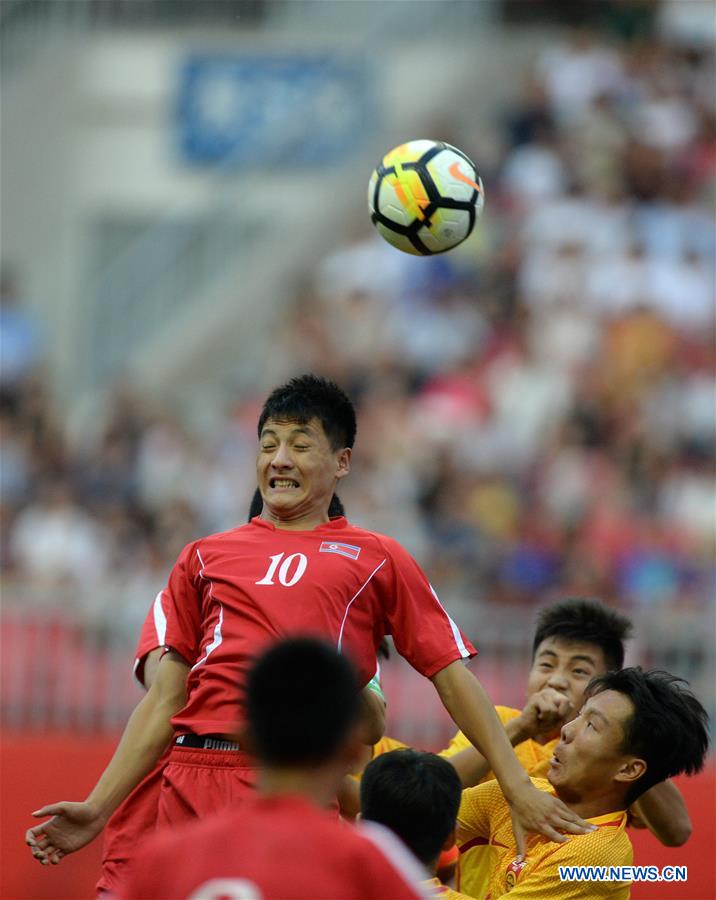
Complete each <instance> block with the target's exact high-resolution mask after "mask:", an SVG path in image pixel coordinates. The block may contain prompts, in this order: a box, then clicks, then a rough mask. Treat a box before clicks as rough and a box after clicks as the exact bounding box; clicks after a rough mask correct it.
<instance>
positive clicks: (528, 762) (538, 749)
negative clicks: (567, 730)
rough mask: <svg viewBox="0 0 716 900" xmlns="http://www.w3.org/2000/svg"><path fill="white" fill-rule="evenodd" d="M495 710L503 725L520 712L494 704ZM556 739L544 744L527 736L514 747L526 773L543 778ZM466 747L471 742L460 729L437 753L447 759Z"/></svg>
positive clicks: (489, 779)
mask: <svg viewBox="0 0 716 900" xmlns="http://www.w3.org/2000/svg"><path fill="white" fill-rule="evenodd" d="M495 712H496V713H497V715H498V716H499V717H500V722H502V724H503V725H507V723H508V722H509V721H510V720H511V719H516V718H517V716H519V714H520V710H519V709H512V708H511V707H509V706H496V707H495ZM558 740H559V738H555V739H554V740H552V741H549V742H548V743H546V744H540V743H539V741H535V740H533V739H532V738H529V739H528V740H526V741H523V742H522V743H521V744H518V745H517V746H516V747H515V755H516V756H517V759H519V761H520V763H521V765H522V768H523V769H524V770H525V771H526V772H527V774H528V775H531V776H533V777H534V778H544V776H545V775H546V774H547V771H548V769H549V761H550V759H552V751H553V750H554V747H555V745H556V743H557V741H558ZM467 747H472V744H471V743H470V741H469V740H468V739H467V738H466V737H465V735H464V734H463V733H462V731H458V733H457V734H456V735H455V737H454V738H453V739H452V740H451V741H450V743H449V744H448V746H447V747H446V748H445V749H444V750H441V751H440V753H439V755H440V756H444V757H445V758H446V759H449V758H450V757H451V756H454V755H455V754H456V753H459V752H460V751H461V750H465V749H466V748H467ZM494 777H495V776H494V775H493V773H492V772H490V773H488V774H487V775H486V776H485V777H484V778H483V779H482V780H483V781H491V780H492V779H493V778H494Z"/></svg>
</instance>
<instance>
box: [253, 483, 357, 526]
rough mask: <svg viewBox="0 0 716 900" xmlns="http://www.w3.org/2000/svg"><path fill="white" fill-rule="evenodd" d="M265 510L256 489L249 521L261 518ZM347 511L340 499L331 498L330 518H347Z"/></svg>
mask: <svg viewBox="0 0 716 900" xmlns="http://www.w3.org/2000/svg"><path fill="white" fill-rule="evenodd" d="M263 508H264V501H263V498H262V497H261V491H260V490H259V489H258V488H256V490H255V491H254V496H253V497H252V498H251V505H250V506H249V521H251V519H253V518H254V516H260V515H261V510H262V509H263ZM345 514H346V511H345V508H344V506H343V504H342V503H341V501H340V500H339V499H338V497H337V496H336V495H335V494H334V495H333V496H332V497H331V502H330V503H329V505H328V518H329V519H335V518H336V517H337V516H345Z"/></svg>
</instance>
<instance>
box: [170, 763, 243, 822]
mask: <svg viewBox="0 0 716 900" xmlns="http://www.w3.org/2000/svg"><path fill="white" fill-rule="evenodd" d="M257 777H258V769H257V768H256V760H255V759H254V757H252V756H249V754H248V753H243V752H242V751H240V750H195V749H191V748H188V747H180V746H176V745H175V746H174V747H172V749H171V751H170V754H169V762H168V763H167V764H166V766H165V767H164V777H163V779H162V785H161V790H160V793H159V807H158V810H157V828H166V827H170V828H176V827H177V826H178V825H181V824H183V823H185V822H190V821H192V820H193V819H196V818H199V817H201V816H205V815H207V814H209V813H213V812H216V810H219V809H223V807H225V806H233V805H235V804H237V803H239V802H241V800H243V799H244V797H246V796H250V795H251V794H252V793H253V790H254V787H255V785H256V780H257Z"/></svg>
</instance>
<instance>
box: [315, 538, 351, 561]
mask: <svg viewBox="0 0 716 900" xmlns="http://www.w3.org/2000/svg"><path fill="white" fill-rule="evenodd" d="M318 552H319V553H338V554H339V556H347V557H348V559H358V557H359V556H360V547H356V546H354V545H353V544H341V543H340V541H322V542H321V546H320V547H319V548H318Z"/></svg>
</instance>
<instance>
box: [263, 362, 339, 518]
mask: <svg viewBox="0 0 716 900" xmlns="http://www.w3.org/2000/svg"><path fill="white" fill-rule="evenodd" d="M355 436H356V415H355V409H354V407H353V404H352V402H351V400H350V398H349V397H348V395H347V394H346V393H345V392H344V391H343V390H342V389H341V388H340V387H339V386H338V385H337V384H335V383H334V382H333V381H329V380H328V379H326V378H320V377H318V376H317V375H302V376H300V377H298V378H293V379H291V381H289V382H288V383H286V384H284V385H281V386H280V387H278V388H276V389H275V390H274V391H273V392H272V393H271V394H270V395H269V397H268V399H267V400H266V402H265V404H264V407H263V409H262V411H261V415H260V416H259V421H258V438H259V448H258V453H257V456H256V478H257V483H258V487H259V490H260V492H261V497H262V500H263V509H262V516H263V517H264V518H265V519H267V520H269V521H273V522H275V523H280V525H281V527H283V528H286V527H288V528H296V529H302V530H305V529H309V528H314V527H315V526H316V525H318V524H321V523H324V522H327V521H328V519H329V507H330V503H331V498H332V497H333V492H334V489H335V486H336V484H337V483H338V481H339V480H340V479H341V478H344V477H345V476H346V475H347V474H348V472H349V471H350V460H351V451H352V447H353V443H354V442H355Z"/></svg>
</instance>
